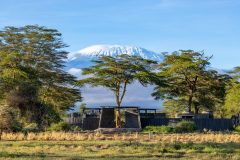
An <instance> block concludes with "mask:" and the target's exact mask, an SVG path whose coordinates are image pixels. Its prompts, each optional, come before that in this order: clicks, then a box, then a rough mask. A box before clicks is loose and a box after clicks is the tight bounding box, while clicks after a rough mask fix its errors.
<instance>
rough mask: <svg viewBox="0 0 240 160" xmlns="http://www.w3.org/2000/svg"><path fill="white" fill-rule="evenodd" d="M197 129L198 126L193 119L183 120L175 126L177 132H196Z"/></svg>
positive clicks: (174, 129)
mask: <svg viewBox="0 0 240 160" xmlns="http://www.w3.org/2000/svg"><path fill="white" fill-rule="evenodd" d="M196 129H197V126H196V124H195V123H194V122H192V121H181V122H179V123H177V124H176V125H175V126H174V127H173V131H174V132H175V133H187V132H194V131H195V130H196Z"/></svg>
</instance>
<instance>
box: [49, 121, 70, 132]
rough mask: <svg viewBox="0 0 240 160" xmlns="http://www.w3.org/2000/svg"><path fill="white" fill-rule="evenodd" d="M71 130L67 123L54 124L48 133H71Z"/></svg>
mask: <svg viewBox="0 0 240 160" xmlns="http://www.w3.org/2000/svg"><path fill="white" fill-rule="evenodd" d="M70 129H71V127H70V126H69V125H68V124H67V123H65V122H63V121H61V122H59V123H55V124H52V125H51V126H50V127H49V128H48V129H47V131H69V130H70Z"/></svg>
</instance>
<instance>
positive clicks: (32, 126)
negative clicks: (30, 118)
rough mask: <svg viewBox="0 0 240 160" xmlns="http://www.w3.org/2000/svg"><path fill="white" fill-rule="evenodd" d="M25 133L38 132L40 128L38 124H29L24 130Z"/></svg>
mask: <svg viewBox="0 0 240 160" xmlns="http://www.w3.org/2000/svg"><path fill="white" fill-rule="evenodd" d="M22 131H23V132H37V131H39V128H38V126H37V124H36V123H29V124H27V125H26V126H25V127H23V129H22Z"/></svg>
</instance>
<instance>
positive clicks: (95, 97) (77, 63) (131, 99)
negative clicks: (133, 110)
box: [66, 45, 163, 108]
mask: <svg viewBox="0 0 240 160" xmlns="http://www.w3.org/2000/svg"><path fill="white" fill-rule="evenodd" d="M121 54H128V55H135V56H141V57H142V58H146V59H151V60H156V61H160V62H161V61H162V60H163V55H162V54H160V53H155V52H153V51H149V50H147V49H144V48H141V47H134V46H122V45H92V46H89V47H86V48H83V49H81V50H79V51H76V52H72V53H70V54H69V55H68V61H67V63H66V70H67V71H68V73H70V74H72V75H74V76H76V77H77V78H78V79H83V78H85V76H84V75H82V68H85V67H88V66H91V65H93V63H92V62H91V60H93V59H96V58H97V57H99V56H102V55H106V56H117V55H121ZM138 89H139V90H141V92H136V90H138ZM152 91H153V86H148V87H143V86H141V85H140V83H137V82H134V83H133V84H131V85H129V86H128V89H127V93H126V96H125V98H124V101H123V105H131V106H133V105H135V106H141V107H154V108H159V107H160V106H161V104H160V102H159V101H155V100H154V98H153V97H151V93H152ZM81 92H82V96H83V103H87V105H88V106H91V107H95V106H103V105H109V106H111V105H116V103H115V97H114V95H113V93H112V92H111V91H109V90H107V89H106V88H103V87H97V88H91V87H89V86H87V87H83V88H81Z"/></svg>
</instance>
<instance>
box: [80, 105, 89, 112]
mask: <svg viewBox="0 0 240 160" xmlns="http://www.w3.org/2000/svg"><path fill="white" fill-rule="evenodd" d="M86 108H87V104H86V103H82V104H81V105H80V106H79V113H84V112H85V109H86Z"/></svg>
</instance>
